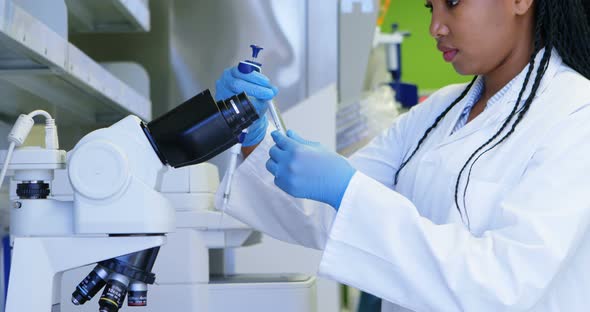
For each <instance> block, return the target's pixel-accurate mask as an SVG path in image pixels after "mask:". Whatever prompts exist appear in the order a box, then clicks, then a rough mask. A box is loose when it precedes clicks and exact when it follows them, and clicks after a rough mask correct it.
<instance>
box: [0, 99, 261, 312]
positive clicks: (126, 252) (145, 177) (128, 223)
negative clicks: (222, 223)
mask: <svg viewBox="0 0 590 312" xmlns="http://www.w3.org/2000/svg"><path fill="white" fill-rule="evenodd" d="M29 119H31V118H29ZM256 119H258V115H257V113H256V111H255V109H254V106H253V105H252V104H251V103H250V101H249V99H248V97H247V96H246V95H245V94H244V93H242V94H238V95H235V96H232V97H231V98H228V99H225V100H222V101H219V102H215V100H214V99H213V97H212V96H211V94H210V92H209V91H204V92H202V93H200V94H198V95H196V96H195V97H193V98H191V99H189V100H188V101H186V102H185V103H183V104H181V105H180V106H178V107H176V108H175V109H173V110H172V111H170V112H168V113H166V114H164V115H163V116H161V117H159V118H157V119H155V120H153V121H151V122H149V123H145V122H143V121H141V120H140V119H139V118H137V117H135V116H128V117H126V118H124V119H122V120H121V121H119V122H117V123H115V124H113V125H112V126H110V127H108V128H103V129H99V130H96V131H94V132H91V133H90V134H88V135H86V136H85V137H84V138H82V140H80V141H79V142H78V143H77V145H76V146H75V148H74V149H73V150H72V151H70V152H69V153H66V152H65V151H63V150H59V149H57V148H54V149H48V148H40V147H24V148H16V149H14V152H13V153H12V156H13V157H12V160H11V161H10V151H9V154H8V155H7V158H8V160H7V164H8V163H9V165H8V167H7V169H9V170H10V171H11V173H12V181H13V183H12V184H11V190H10V192H11V195H10V197H11V205H12V211H11V223H10V228H11V237H12V248H13V249H12V252H13V253H12V267H11V273H10V280H9V286H8V299H7V306H6V312H22V311H28V312H29V311H30V312H33V311H34V312H37V311H60V310H61V307H60V297H61V296H60V289H61V276H62V274H63V272H64V271H67V270H70V269H74V268H78V267H82V266H85V265H89V264H93V263H96V266H95V267H94V269H93V270H92V271H91V272H90V273H89V274H88V275H87V276H86V278H84V279H83V280H82V282H80V284H79V285H78V286H77V287H76V288H75V290H74V292H73V294H72V298H71V301H72V303H73V304H75V305H82V304H84V303H86V302H87V301H89V300H91V299H92V298H93V297H94V296H95V295H96V294H98V292H99V291H100V290H101V289H104V290H103V292H102V295H101V297H100V299H99V301H98V302H99V311H100V312H116V311H119V309H120V308H121V307H122V305H123V302H124V300H125V298H126V297H127V303H128V305H129V306H145V305H146V304H147V289H148V285H150V284H153V283H154V282H155V274H154V273H153V272H152V271H153V267H154V264H155V261H156V258H157V256H158V253H159V250H160V246H162V245H163V244H164V243H165V242H166V239H167V236H166V234H167V233H172V232H174V231H175V229H176V226H177V220H176V219H175V209H174V206H173V203H172V201H171V199H170V198H169V197H167V196H165V195H163V193H162V192H161V183H162V182H161V181H162V177H163V175H165V173H166V171H169V170H172V169H171V168H182V167H186V166H190V165H195V164H199V163H202V162H205V161H207V160H209V159H211V158H212V157H214V156H216V155H218V154H220V153H221V152H223V151H225V150H226V149H228V148H230V147H231V146H233V145H235V144H236V143H238V138H239V136H240V133H242V131H243V130H244V129H246V128H247V127H248V126H250V125H251V124H252V122H253V121H254V120H256ZM31 120H32V119H31ZM64 173H66V174H67V180H69V183H70V186H71V190H72V193H73V196H70V197H67V196H66V197H64V196H60V195H59V192H55V190H54V189H53V188H54V187H55V188H59V187H60V186H58V185H54V184H53V183H54V178H55V176H56V174H64ZM54 192H55V193H56V194H54Z"/></svg>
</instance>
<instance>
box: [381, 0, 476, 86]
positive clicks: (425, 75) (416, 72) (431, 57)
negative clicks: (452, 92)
mask: <svg viewBox="0 0 590 312" xmlns="http://www.w3.org/2000/svg"><path fill="white" fill-rule="evenodd" d="M380 1H381V4H382V5H383V4H387V3H388V2H389V9H388V10H387V12H386V13H385V17H384V20H383V24H382V25H381V29H382V31H384V32H391V24H393V23H397V24H399V29H400V30H402V31H409V32H410V33H411V34H412V35H411V36H410V37H408V38H406V40H404V43H403V44H402V68H403V78H402V79H403V81H404V82H409V83H414V84H417V85H418V87H419V88H420V93H423V92H428V91H433V90H436V89H440V88H441V87H444V86H446V85H449V84H453V83H459V82H467V81H469V80H470V77H466V76H461V75H459V74H457V73H456V72H455V70H454V69H453V66H452V65H451V64H448V63H445V61H444V60H443V58H442V53H440V51H438V50H437V49H436V42H435V40H434V39H433V38H432V37H431V36H430V34H429V31H428V28H429V26H430V12H429V11H428V9H427V8H425V7H424V3H425V1H424V0H380Z"/></svg>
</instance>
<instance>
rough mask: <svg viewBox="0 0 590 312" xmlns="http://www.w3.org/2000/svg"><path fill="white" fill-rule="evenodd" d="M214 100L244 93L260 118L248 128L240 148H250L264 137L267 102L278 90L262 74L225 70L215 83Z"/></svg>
mask: <svg viewBox="0 0 590 312" xmlns="http://www.w3.org/2000/svg"><path fill="white" fill-rule="evenodd" d="M216 89H217V90H216V93H215V99H216V100H217V101H220V100H223V99H227V98H229V97H231V96H234V95H236V94H239V93H242V92H245V93H246V94H247V95H248V97H249V98H250V101H251V102H252V104H253V105H254V107H255V108H256V112H257V113H258V116H260V118H259V119H258V120H256V121H254V123H252V125H250V127H248V134H247V135H246V136H245V138H244V141H243V142H242V146H244V147H250V146H255V145H257V144H259V143H260V142H261V141H262V140H263V139H264V136H265V135H266V128H267V127H268V119H267V118H266V111H267V110H268V101H270V100H272V99H273V98H274V97H275V96H276V95H277V94H278V92H279V89H278V88H277V87H275V86H273V85H272V84H271V83H270V80H269V79H268V78H267V77H266V76H264V75H263V74H261V73H259V72H256V71H253V72H251V73H249V74H244V73H241V72H240V71H239V70H238V68H237V67H231V68H228V69H226V70H225V71H224V72H223V74H222V75H221V77H220V78H219V80H217V83H216Z"/></svg>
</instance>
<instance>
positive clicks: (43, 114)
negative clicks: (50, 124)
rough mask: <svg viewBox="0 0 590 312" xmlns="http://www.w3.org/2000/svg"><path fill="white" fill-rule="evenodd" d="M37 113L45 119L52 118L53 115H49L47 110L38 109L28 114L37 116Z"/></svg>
mask: <svg viewBox="0 0 590 312" xmlns="http://www.w3.org/2000/svg"><path fill="white" fill-rule="evenodd" d="M39 115H41V116H43V117H45V119H53V117H51V115H49V113H48V112H46V111H44V110H40V109H38V110H34V111H32V112H30V113H29V115H28V116H29V117H31V118H33V117H35V116H39Z"/></svg>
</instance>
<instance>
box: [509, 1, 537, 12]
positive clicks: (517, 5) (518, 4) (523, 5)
mask: <svg viewBox="0 0 590 312" xmlns="http://www.w3.org/2000/svg"><path fill="white" fill-rule="evenodd" d="M534 2H535V1H534V0H513V3H514V13H515V14H516V15H525V14H527V13H528V12H529V11H532V10H533V3H534Z"/></svg>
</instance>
